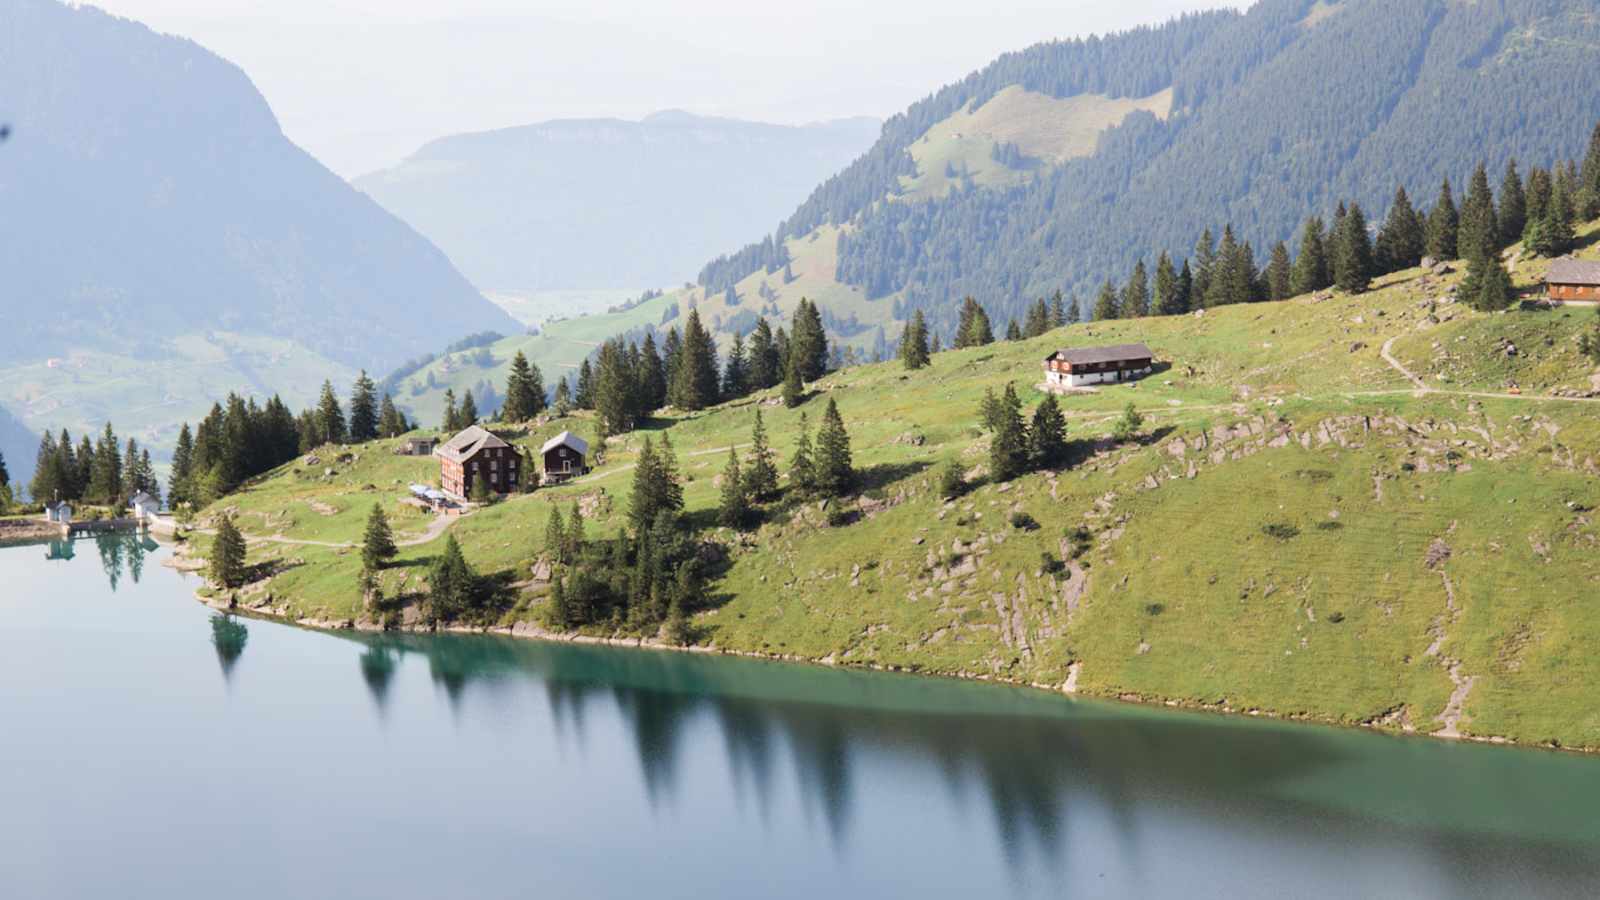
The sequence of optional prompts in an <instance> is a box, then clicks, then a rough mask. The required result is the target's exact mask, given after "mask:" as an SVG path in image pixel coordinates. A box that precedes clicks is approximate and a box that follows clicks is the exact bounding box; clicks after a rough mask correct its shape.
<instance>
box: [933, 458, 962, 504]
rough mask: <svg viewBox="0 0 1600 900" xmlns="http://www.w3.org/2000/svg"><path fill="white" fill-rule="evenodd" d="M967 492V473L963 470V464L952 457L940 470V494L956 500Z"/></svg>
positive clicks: (945, 497) (947, 498)
mask: <svg viewBox="0 0 1600 900" xmlns="http://www.w3.org/2000/svg"><path fill="white" fill-rule="evenodd" d="M966 492H967V478H966V475H965V474H964V473H962V471H961V464H960V463H958V462H956V461H955V460H953V459H952V460H950V461H949V462H947V463H945V464H944V468H943V469H940V470H939V496H941V497H943V498H944V499H946V500H954V499H956V498H957V497H960V496H961V495H962V494H965V493H966Z"/></svg>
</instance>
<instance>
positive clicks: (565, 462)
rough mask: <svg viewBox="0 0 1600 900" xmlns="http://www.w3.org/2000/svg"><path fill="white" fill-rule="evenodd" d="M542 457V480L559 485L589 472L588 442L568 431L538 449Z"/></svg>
mask: <svg viewBox="0 0 1600 900" xmlns="http://www.w3.org/2000/svg"><path fill="white" fill-rule="evenodd" d="M539 453H540V455H541V456H543V457H544V460H543V462H544V480H545V482H546V483H547V484H559V483H560V482H563V481H566V480H567V479H569V478H575V477H577V476H579V475H582V474H584V473H585V472H588V471H589V465H588V457H589V442H588V441H585V440H584V439H583V438H581V437H578V436H577V435H575V434H573V433H572V432H570V431H563V432H561V433H560V434H558V435H556V436H555V437H553V438H551V439H550V440H548V441H545V442H544V446H543V447H540V448H539Z"/></svg>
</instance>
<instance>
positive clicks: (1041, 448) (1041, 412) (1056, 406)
mask: <svg viewBox="0 0 1600 900" xmlns="http://www.w3.org/2000/svg"><path fill="white" fill-rule="evenodd" d="M1066 455H1067V419H1066V416H1064V415H1062V413H1061V404H1060V403H1058V402H1057V401H1056V395H1055V394H1045V395H1044V400H1043V401H1042V402H1040V404H1039V406H1038V408H1036V409H1035V410H1034V411H1033V424H1032V426H1031V427H1029V428H1028V457H1029V459H1030V460H1031V462H1032V463H1033V465H1035V466H1039V467H1043V468H1053V467H1055V466H1057V465H1059V464H1060V463H1061V462H1062V461H1063V460H1064V459H1066Z"/></svg>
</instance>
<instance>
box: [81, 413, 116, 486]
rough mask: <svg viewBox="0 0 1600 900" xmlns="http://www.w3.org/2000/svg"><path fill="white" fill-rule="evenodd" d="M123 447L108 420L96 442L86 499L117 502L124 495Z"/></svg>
mask: <svg viewBox="0 0 1600 900" xmlns="http://www.w3.org/2000/svg"><path fill="white" fill-rule="evenodd" d="M121 450H122V447H121V442H120V441H118V440H117V434H116V432H115V431H112V430H111V423H110V422H107V423H106V427H105V431H104V432H102V433H101V435H100V440H99V441H97V442H95V447H94V465H93V468H92V469H91V472H92V474H91V476H90V481H89V489H88V491H87V496H86V497H85V498H84V499H86V500H91V501H93V502H95V503H108V504H109V503H115V502H116V501H117V500H118V498H120V497H121V496H122V452H121Z"/></svg>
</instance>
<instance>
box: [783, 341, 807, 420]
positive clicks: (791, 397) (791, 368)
mask: <svg viewBox="0 0 1600 900" xmlns="http://www.w3.org/2000/svg"><path fill="white" fill-rule="evenodd" d="M805 399H806V386H805V384H803V383H802V382H801V380H800V366H799V363H798V361H797V360H796V359H795V357H794V356H793V355H792V354H791V355H790V357H789V365H788V366H787V367H786V368H785V369H784V372H783V405H784V406H786V407H788V408H789V409H794V408H795V407H796V406H799V405H800V404H801V403H804V402H805Z"/></svg>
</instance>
